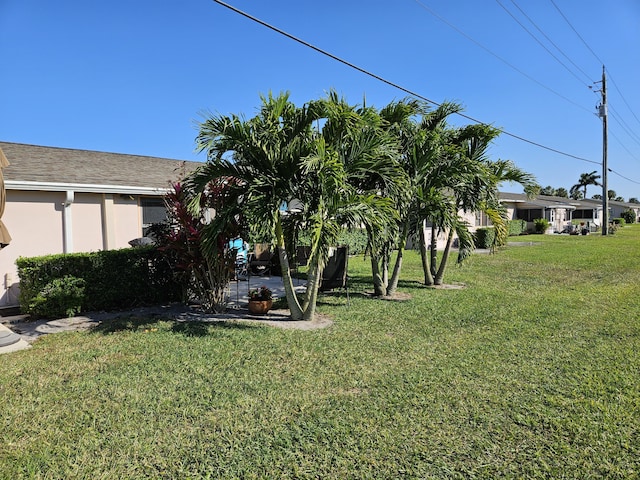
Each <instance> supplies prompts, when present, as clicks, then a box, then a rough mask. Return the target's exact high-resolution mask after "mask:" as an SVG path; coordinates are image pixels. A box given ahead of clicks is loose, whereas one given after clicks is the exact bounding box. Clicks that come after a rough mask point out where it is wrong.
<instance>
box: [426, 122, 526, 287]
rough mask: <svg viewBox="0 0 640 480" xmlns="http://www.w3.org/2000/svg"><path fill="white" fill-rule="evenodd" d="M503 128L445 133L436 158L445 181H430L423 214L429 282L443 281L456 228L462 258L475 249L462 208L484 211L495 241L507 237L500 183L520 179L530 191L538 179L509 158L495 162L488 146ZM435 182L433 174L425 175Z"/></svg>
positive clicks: (472, 129) (427, 281) (478, 128)
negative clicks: (439, 246)
mask: <svg viewBox="0 0 640 480" xmlns="http://www.w3.org/2000/svg"><path fill="white" fill-rule="evenodd" d="M499 133H500V131H499V130H498V129H496V128H493V127H490V126H488V125H470V126H467V127H464V128H461V129H457V130H451V129H449V130H445V131H444V134H443V136H442V139H443V142H444V144H443V145H444V148H443V149H442V155H441V156H440V157H439V158H438V161H437V164H438V165H439V167H440V169H442V170H441V171H440V174H439V175H437V178H441V177H443V175H442V172H444V171H446V172H448V175H447V176H446V177H445V178H446V181H445V183H441V184H440V185H438V184H437V183H431V185H429V188H428V189H424V190H423V191H424V192H426V193H428V196H426V197H423V201H424V204H425V206H426V209H425V212H424V214H425V218H426V219H427V220H428V221H429V222H430V223H431V229H432V232H431V252H430V256H429V257H430V258H429V259H427V258H426V253H427V252H426V250H427V249H426V245H422V247H421V252H422V254H423V269H424V275H425V283H426V284H427V285H431V284H434V285H441V284H442V282H443V277H444V272H445V267H446V264H447V260H448V258H449V252H450V249H451V246H452V242H453V236H454V232H455V233H456V234H457V236H458V239H459V249H460V253H459V255H458V262H461V261H462V260H464V259H465V258H466V257H467V256H468V254H469V253H470V251H471V249H472V248H473V239H472V237H471V234H470V233H469V230H468V225H466V224H465V223H464V222H463V221H462V219H461V218H460V215H459V212H477V211H483V212H485V213H486V214H487V215H488V216H489V218H490V219H491V220H492V223H493V225H494V229H495V233H496V234H495V240H494V241H495V242H496V243H498V244H499V243H500V242H504V241H505V240H506V236H507V233H508V231H507V227H506V215H505V213H506V212H505V211H504V208H503V207H502V206H501V205H500V201H499V195H498V187H499V185H500V184H501V183H502V182H505V181H509V182H517V183H520V184H521V185H523V186H524V187H525V191H526V192H527V193H528V194H530V193H532V192H533V190H534V189H536V187H537V184H536V183H535V179H534V177H533V176H532V175H530V174H528V173H526V172H524V171H522V170H520V169H519V168H517V167H516V166H515V165H514V164H513V162H511V161H509V160H497V161H492V160H490V159H489V158H488V155H487V150H488V147H489V145H490V143H491V142H492V141H493V139H494V138H496V137H497V136H498V135H499ZM427 180H428V181H429V182H433V181H434V179H433V178H428V179H427ZM440 232H446V233H447V241H446V244H445V248H444V251H443V254H442V257H441V259H440V264H439V265H438V263H437V251H436V238H437V235H438V233H440Z"/></svg>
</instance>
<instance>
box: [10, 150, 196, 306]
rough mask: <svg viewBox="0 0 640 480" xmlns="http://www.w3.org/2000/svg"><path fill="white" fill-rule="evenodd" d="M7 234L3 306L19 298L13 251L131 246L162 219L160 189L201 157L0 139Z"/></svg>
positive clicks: (18, 253)
mask: <svg viewBox="0 0 640 480" xmlns="http://www.w3.org/2000/svg"><path fill="white" fill-rule="evenodd" d="M0 148H1V149H2V151H3V152H4V154H5V156H6V157H7V159H8V160H9V162H10V165H9V166H8V167H7V168H6V169H5V170H4V178H5V187H6V195H7V203H6V208H5V212H4V215H3V217H2V219H3V221H4V223H5V225H6V226H7V228H8V230H9V232H10V234H11V237H12V241H11V244H10V245H9V246H7V247H5V248H4V249H3V250H1V251H0V275H2V277H0V278H1V279H2V281H3V289H2V291H1V292H0V306H7V305H16V304H17V303H18V298H17V295H18V278H17V273H16V266H15V261H16V259H17V258H18V257H20V256H24V257H33V256H40V255H48V254H56V253H72V252H90V251H97V250H111V249H116V248H125V247H129V243H128V242H129V241H130V240H133V239H135V238H139V237H142V236H143V234H144V233H145V230H146V228H147V227H148V226H149V225H150V224H151V223H154V222H157V221H161V220H163V219H164V218H165V215H166V213H165V207H164V202H163V199H162V196H163V195H164V194H165V193H166V192H167V191H168V189H169V188H170V185H171V182H175V181H177V180H179V179H181V178H182V177H184V175H185V174H186V173H189V172H191V171H193V170H194V169H195V168H196V167H197V166H198V165H200V163H199V162H189V161H179V160H169V159H165V158H156V157H145V156H139V155H123V154H117V153H105V152H96V151H88V150H74V149H67V148H54V147H42V146H36V145H25V144H19V143H8V142H0Z"/></svg>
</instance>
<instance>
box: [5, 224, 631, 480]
mask: <svg viewBox="0 0 640 480" xmlns="http://www.w3.org/2000/svg"><path fill="white" fill-rule="evenodd" d="M517 240H524V241H533V242H536V243H537V244H536V245H532V246H521V247H509V248H507V249H505V250H502V251H500V252H499V253H498V254H496V255H474V256H473V257H472V258H471V260H470V261H469V263H468V264H466V265H465V266H463V267H462V268H457V267H455V266H454V265H453V263H452V265H451V266H450V268H449V270H448V273H447V276H446V277H445V279H446V280H447V281H448V282H452V283H453V282H457V283H464V284H465V285H466V288H465V289H462V290H430V289H425V288H423V287H421V286H420V284H419V281H420V278H421V273H420V270H419V258H418V256H417V255H415V254H414V252H409V255H408V256H407V262H406V268H405V270H404V275H403V278H404V279H405V280H404V281H403V282H402V285H401V291H402V292H405V293H408V294H410V295H411V296H412V299H411V300H409V301H405V302H392V301H381V300H374V299H370V298H367V297H366V296H364V295H362V293H363V292H364V291H365V290H368V289H370V285H369V283H368V277H367V265H368V263H367V262H364V261H363V260H362V258H353V259H351V260H350V270H351V271H350V273H351V274H352V288H353V292H352V304H351V306H350V307H347V306H345V299H344V296H342V297H340V296H337V295H336V296H332V295H329V296H325V297H322V298H321V299H320V303H319V310H320V312H321V313H325V314H329V315H331V316H332V317H333V318H334V320H335V324H334V325H333V326H332V327H331V328H329V329H326V330H321V331H291V330H282V329H276V328H269V327H256V326H249V325H246V326H245V325H231V324H226V325H203V324H190V325H184V324H176V323H173V322H170V321H162V320H160V321H159V320H158V319H138V320H136V321H131V322H129V323H127V324H124V323H121V324H118V325H111V326H107V327H109V328H103V329H102V330H100V331H96V332H90V333H66V334H56V335H50V336H47V337H45V338H42V339H41V340H39V341H38V342H36V343H35V344H34V347H33V348H32V349H30V350H26V351H22V352H18V353H14V354H8V355H3V356H2V357H0V365H1V368H0V399H1V403H0V408H1V410H0V411H1V413H2V429H1V434H0V478H2V479H5V478H6V479H17V478H52V479H53V478H55V479H59V478H87V479H89V478H90V479H100V478H243V479H244V478H323V479H325V478H326V479H330V478H336V479H342V478H385V479H386V478H496V477H507V478H577V479H587V478H607V479H610V478H625V479H628V478H639V477H640V337H639V333H640V319H639V317H640V225H632V226H627V227H625V228H623V229H621V230H620V231H619V232H618V233H617V234H616V235H614V236H609V237H602V236H600V235H590V236H585V237H583V236H578V237H575V236H571V237H569V236H550V235H547V236H527V237H520V238H518V239H517Z"/></svg>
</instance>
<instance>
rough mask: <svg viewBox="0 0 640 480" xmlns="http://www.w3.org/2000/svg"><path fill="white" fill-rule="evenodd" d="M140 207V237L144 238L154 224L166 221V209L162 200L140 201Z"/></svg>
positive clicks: (145, 198)
mask: <svg viewBox="0 0 640 480" xmlns="http://www.w3.org/2000/svg"><path fill="white" fill-rule="evenodd" d="M140 206H141V207H142V235H143V236H145V235H146V234H147V232H148V230H149V227H150V226H151V225H152V224H154V223H161V222H164V221H165V220H166V219H167V207H166V206H165V204H164V199H163V198H147V197H143V198H141V199H140Z"/></svg>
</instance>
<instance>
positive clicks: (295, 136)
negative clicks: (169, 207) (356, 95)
mask: <svg viewBox="0 0 640 480" xmlns="http://www.w3.org/2000/svg"><path fill="white" fill-rule="evenodd" d="M261 101H262V105H261V108H260V111H259V113H258V115H256V116H255V117H253V118H251V119H249V120H246V119H244V118H242V117H240V116H237V115H232V116H224V115H210V116H209V117H208V118H206V119H205V121H204V122H202V123H201V124H200V131H199V134H198V137H197V139H196V142H197V145H198V148H199V150H200V151H206V152H207V157H208V159H207V162H206V163H205V164H204V165H203V166H202V167H200V168H199V169H198V170H197V171H196V172H195V173H194V174H193V175H192V176H191V178H190V179H189V180H188V181H187V182H186V183H187V184H188V186H189V187H190V188H192V189H194V190H195V191H197V192H204V191H205V190H206V189H207V188H208V186H209V184H210V183H211V182H213V181H216V180H219V179H221V178H232V179H234V180H233V186H232V187H231V188H230V189H229V190H228V195H229V196H230V197H231V198H232V200H233V201H230V202H227V205H228V208H226V209H225V210H223V211H220V212H216V217H215V218H214V221H212V222H211V224H210V227H209V230H208V232H209V235H207V238H211V239H213V238H215V232H216V231H217V230H219V229H221V228H223V224H224V223H225V222H226V221H228V219H229V218H232V217H233V216H234V215H239V214H241V213H242V214H243V215H244V216H245V218H246V219H247V223H248V224H249V225H251V229H252V230H253V232H254V233H257V234H261V235H264V236H267V237H268V238H272V239H274V240H275V243H276V246H277V249H278V256H279V259H280V265H281V268H282V278H283V283H284V289H285V294H286V297H287V302H288V304H289V308H290V311H291V316H292V318H294V319H296V320H299V319H301V318H302V316H303V311H302V307H301V305H300V303H299V301H298V299H297V297H296V295H295V292H294V289H293V283H292V280H291V274H290V269H289V255H288V254H287V250H286V245H285V240H284V238H285V237H284V230H283V226H282V213H281V212H280V206H281V205H282V204H283V203H285V202H288V201H290V200H291V199H292V198H299V191H300V188H301V187H302V184H303V181H304V177H305V176H304V174H303V170H302V159H303V158H305V157H307V156H309V155H310V154H311V153H312V152H313V142H314V139H315V137H316V134H315V133H314V130H313V128H312V125H313V122H314V121H316V120H318V119H319V118H320V113H321V111H322V110H321V108H320V106H319V105H318V104H317V103H316V102H311V103H309V104H307V105H305V106H303V107H296V106H295V105H294V104H293V103H292V102H290V101H289V94H288V93H283V94H280V95H278V96H275V97H274V96H273V95H272V94H271V93H269V95H268V96H267V97H264V96H261ZM209 248H210V250H213V249H214V248H215V245H214V244H213V242H210V243H209Z"/></svg>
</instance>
